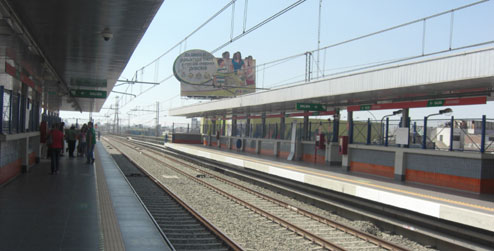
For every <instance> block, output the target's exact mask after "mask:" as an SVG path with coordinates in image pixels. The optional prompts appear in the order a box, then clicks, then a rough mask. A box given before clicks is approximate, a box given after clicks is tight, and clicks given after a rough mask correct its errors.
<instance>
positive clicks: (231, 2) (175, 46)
mask: <svg viewBox="0 0 494 251" xmlns="http://www.w3.org/2000/svg"><path fill="white" fill-rule="evenodd" d="M236 1H237V0H232V1H230V2H229V3H227V4H226V5H225V6H223V8H221V9H220V10H219V11H217V12H216V13H215V14H213V15H212V16H211V17H210V18H208V19H207V20H206V21H205V22H204V23H202V24H201V25H199V26H198V27H197V28H196V29H195V30H193V31H192V32H191V33H189V35H187V36H185V38H184V39H182V40H180V42H178V43H177V44H175V45H174V46H172V47H171V48H170V49H168V50H167V51H165V52H164V53H163V54H161V55H160V56H158V57H157V58H156V59H154V60H153V61H151V62H150V63H148V64H146V65H145V66H143V67H142V68H141V69H143V68H146V67H148V66H150V65H152V64H153V63H154V62H156V61H157V60H159V59H160V58H162V57H163V56H165V55H167V54H168V53H170V52H171V51H173V50H174V49H175V48H177V47H178V46H180V45H181V44H182V43H183V42H186V41H187V39H188V38H190V37H191V36H192V35H194V34H195V33H196V32H198V31H199V30H201V29H202V28H203V27H204V26H206V25H207V24H208V23H209V22H211V21H212V20H213V19H215V18H216V17H217V16H219V15H220V14H221V13H223V11H225V10H226V9H228V7H230V6H231V5H232V4H234V3H235V2H236Z"/></svg>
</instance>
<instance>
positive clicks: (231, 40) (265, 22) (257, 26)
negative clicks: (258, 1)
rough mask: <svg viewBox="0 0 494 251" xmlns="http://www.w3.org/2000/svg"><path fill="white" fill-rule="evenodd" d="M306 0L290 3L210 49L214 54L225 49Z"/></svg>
mask: <svg viewBox="0 0 494 251" xmlns="http://www.w3.org/2000/svg"><path fill="white" fill-rule="evenodd" d="M305 1H306V0H298V1H296V2H295V3H293V4H292V5H290V6H288V7H286V8H284V9H283V10H281V11H279V12H278V13H276V14H274V15H272V16H270V17H268V18H266V19H264V20H263V21H261V22H259V23H258V24H256V25H254V26H253V27H251V28H249V29H248V30H246V31H244V32H242V33H241V34H239V35H237V36H236V37H234V38H232V39H230V41H228V42H226V43H224V44H222V45H220V46H219V47H218V48H216V49H214V50H212V51H210V52H211V53H212V54H213V53H215V52H217V51H219V50H221V49H223V48H224V47H226V46H227V45H229V44H231V43H233V42H235V41H237V40H238V39H240V38H242V37H244V36H245V35H247V34H249V33H251V32H253V31H255V30H257V29H259V28H260V27H262V26H263V25H265V24H267V23H269V22H271V21H273V20H274V19H276V18H278V17H279V16H281V15H283V14H285V13H287V12H288V11H289V10H291V9H293V8H295V7H297V6H299V5H300V4H302V3H303V2H305Z"/></svg>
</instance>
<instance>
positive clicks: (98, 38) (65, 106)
mask: <svg viewBox="0 0 494 251" xmlns="http://www.w3.org/2000/svg"><path fill="white" fill-rule="evenodd" d="M162 3H163V0H70V1H56V0H43V1H40V0H0V15H1V21H0V30H1V31H2V34H1V35H3V36H5V35H9V34H8V33H10V35H11V37H12V36H15V37H17V38H18V40H19V41H22V43H23V44H24V45H23V46H22V47H23V48H21V46H19V45H18V44H17V43H16V42H12V41H14V40H11V42H10V43H9V42H3V43H1V44H0V46H1V47H3V49H5V48H6V49H7V51H8V50H9V49H14V50H15V52H14V54H23V53H24V54H34V55H35V57H37V58H38V59H39V60H38V62H37V63H38V64H41V65H42V68H43V70H40V71H39V72H40V75H41V76H40V81H39V82H40V85H41V86H42V90H43V91H42V92H43V103H44V106H45V107H47V108H49V109H50V110H54V111H56V110H68V111H70V110H74V111H85V112H98V111H99V110H100V109H101V107H102V106H103V103H104V102H105V100H106V97H107V96H108V95H109V94H110V92H111V90H112V89H113V86H114V85H115V83H116V81H117V79H118V77H119V76H120V74H121V73H122V71H123V70H124V68H125V66H126V65H127V63H128V61H129V59H130V57H131V55H132V53H133V52H134V50H135V48H136V46H137V44H138V43H139V41H140V40H141V38H142V37H143V35H144V33H145V31H146V30H147V28H148V26H149V25H150V23H151V21H152V19H153V18H154V16H155V14H156V12H157V11H158V9H159V7H160V6H161V4H162ZM5 27H8V28H10V31H9V29H7V28H5ZM103 33H105V34H106V33H111V34H112V38H111V39H109V41H105V39H104V37H103ZM15 41H17V40H15ZM21 57H23V58H24V57H25V55H21ZM16 63H17V62H16ZM19 63H20V62H19ZM105 92H106V93H105ZM103 94H105V95H103Z"/></svg>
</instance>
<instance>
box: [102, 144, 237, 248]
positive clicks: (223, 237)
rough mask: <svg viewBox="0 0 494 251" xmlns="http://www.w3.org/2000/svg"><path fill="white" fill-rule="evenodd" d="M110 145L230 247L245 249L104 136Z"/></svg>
mask: <svg viewBox="0 0 494 251" xmlns="http://www.w3.org/2000/svg"><path fill="white" fill-rule="evenodd" d="M103 140H105V141H106V142H107V143H108V144H109V145H111V146H112V147H113V148H114V149H115V150H116V151H118V152H119V153H120V154H121V155H122V156H124V157H125V158H126V159H127V160H128V161H129V162H130V163H132V164H133V165H135V166H136V167H137V168H138V169H139V170H140V171H141V172H143V173H144V174H145V175H146V176H147V177H148V178H149V179H151V180H152V181H153V182H154V183H155V184H156V185H158V186H159V187H160V188H161V189H163V190H164V191H165V192H166V193H167V194H168V195H170V196H171V197H172V198H173V199H175V201H176V202H177V203H179V204H180V205H181V206H182V207H183V208H185V210H187V211H188V212H189V213H190V214H192V215H193V216H194V217H195V218H196V219H197V220H198V221H199V222H201V223H202V224H204V226H206V228H207V229H209V230H210V231H211V232H213V233H214V234H215V235H216V236H217V237H218V238H220V239H221V240H222V241H223V242H225V244H226V245H228V247H229V248H231V249H232V250H235V251H241V250H244V249H243V248H242V247H241V246H240V245H238V244H237V243H236V242H235V241H233V240H232V239H230V238H229V237H228V236H227V235H226V234H224V233H223V232H221V230H219V229H218V228H216V227H215V226H214V225H213V224H212V223H211V222H209V221H208V220H207V219H206V218H204V217H203V216H202V215H201V214H199V213H198V212H196V211H195V210H194V209H193V208H191V207H189V205H187V204H186V203H185V202H184V201H183V200H181V199H180V198H179V197H178V196H177V195H176V194H174V193H173V192H172V191H171V190H170V189H169V188H168V187H167V186H166V185H164V184H163V183H161V182H160V181H159V180H158V179H156V178H155V177H154V176H153V175H152V174H150V173H149V172H148V171H147V170H146V169H145V168H143V167H142V166H141V165H140V164H138V163H137V162H136V161H134V160H133V159H132V158H130V157H129V156H128V155H127V154H125V153H124V152H122V151H121V150H120V149H119V148H118V147H116V146H115V145H114V144H112V143H111V142H110V141H109V140H108V139H106V138H105V137H104V138H103Z"/></svg>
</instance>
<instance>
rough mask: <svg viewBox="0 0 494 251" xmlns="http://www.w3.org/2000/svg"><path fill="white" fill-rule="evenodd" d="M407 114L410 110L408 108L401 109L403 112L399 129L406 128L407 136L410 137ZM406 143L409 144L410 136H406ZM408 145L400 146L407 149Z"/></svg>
mask: <svg viewBox="0 0 494 251" xmlns="http://www.w3.org/2000/svg"><path fill="white" fill-rule="evenodd" d="M409 113H410V109H409V108H403V112H402V115H401V127H402V128H408V132H409V133H408V135H410V119H409ZM408 143H409V144H410V136H408ZM409 144H407V145H402V146H401V147H404V148H408V146H409Z"/></svg>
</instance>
